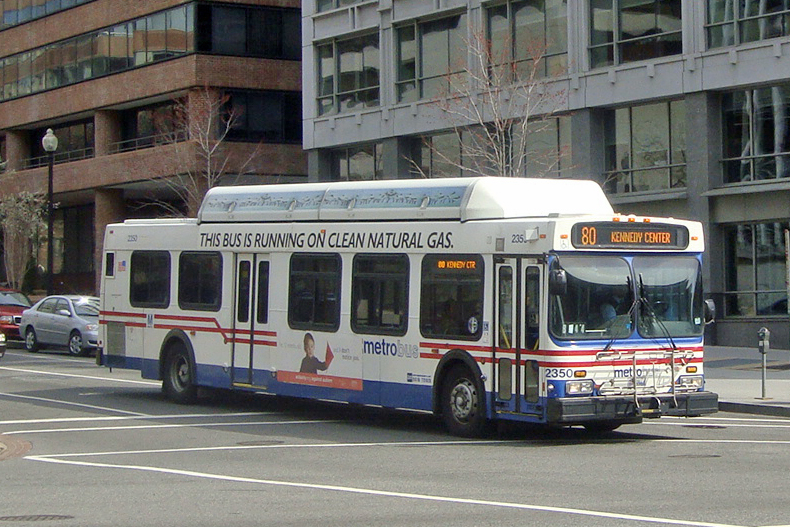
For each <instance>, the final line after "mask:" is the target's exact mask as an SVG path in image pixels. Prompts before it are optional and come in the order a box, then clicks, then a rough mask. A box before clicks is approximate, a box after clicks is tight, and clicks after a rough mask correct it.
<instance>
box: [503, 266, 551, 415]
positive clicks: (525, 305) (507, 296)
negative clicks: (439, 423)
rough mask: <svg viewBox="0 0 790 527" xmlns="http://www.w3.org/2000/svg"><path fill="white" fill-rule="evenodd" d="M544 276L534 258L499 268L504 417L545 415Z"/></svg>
mask: <svg viewBox="0 0 790 527" xmlns="http://www.w3.org/2000/svg"><path fill="white" fill-rule="evenodd" d="M541 276H542V268H541V266H540V265H539V263H538V262H537V260H536V259H534V258H532V259H529V258H503V259H501V260H499V261H498V262H497V265H496V276H495V282H496V287H495V291H496V306H495V312H494V313H495V319H496V320H495V324H494V335H495V339H494V379H495V383H494V390H495V411H496V412H497V413H500V414H508V413H519V414H521V413H527V414H535V415H537V416H542V414H543V410H542V408H541V407H540V404H539V402H540V398H539V395H540V392H539V386H540V385H539V368H538V356H539V352H538V350H539V344H540V343H539V340H538V335H539V321H540V288H541V286H540V284H541Z"/></svg>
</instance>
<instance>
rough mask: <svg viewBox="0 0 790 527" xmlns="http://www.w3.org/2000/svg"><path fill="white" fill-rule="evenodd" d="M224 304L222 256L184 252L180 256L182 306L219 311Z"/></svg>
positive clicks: (179, 296) (210, 253)
mask: <svg viewBox="0 0 790 527" xmlns="http://www.w3.org/2000/svg"><path fill="white" fill-rule="evenodd" d="M221 306H222V255H221V254H220V253H217V252H184V253H181V255H180V256H179V257H178V307H180V308H181V309H192V310H196V311H219V309H220V307H221Z"/></svg>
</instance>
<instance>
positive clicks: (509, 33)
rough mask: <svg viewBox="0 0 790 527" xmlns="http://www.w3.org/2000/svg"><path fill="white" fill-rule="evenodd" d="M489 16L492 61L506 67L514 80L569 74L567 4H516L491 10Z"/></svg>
mask: <svg viewBox="0 0 790 527" xmlns="http://www.w3.org/2000/svg"><path fill="white" fill-rule="evenodd" d="M486 16H487V22H488V38H489V39H490V41H491V56H492V59H493V60H494V61H495V62H496V63H497V64H498V65H500V66H501V65H507V66H508V69H509V70H510V71H512V72H513V73H514V76H515V79H514V80H518V79H524V80H529V79H531V78H534V76H535V75H537V76H538V77H546V76H555V75H561V74H563V73H565V72H566V71H567V67H568V2H567V0H520V1H518V0H513V1H508V2H507V3H505V4H502V5H498V6H495V7H492V8H489V9H488V10H487V11H486ZM536 59H537V60H538V61H539V63H538V64H537V65H536V64H534V62H535V60H536ZM533 74H534V75H533Z"/></svg>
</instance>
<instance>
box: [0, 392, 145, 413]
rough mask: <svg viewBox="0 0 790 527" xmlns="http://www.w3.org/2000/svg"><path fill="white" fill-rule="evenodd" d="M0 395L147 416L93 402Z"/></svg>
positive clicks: (12, 394)
mask: <svg viewBox="0 0 790 527" xmlns="http://www.w3.org/2000/svg"><path fill="white" fill-rule="evenodd" d="M0 397H11V398H14V399H28V400H32V401H41V402H44V403H53V404H59V405H66V406H77V407H79V408H90V409H91V410H101V411H103V412H115V413H119V414H124V415H137V416H147V414H142V413H140V412H128V411H126V410H118V409H116V408H107V407H106V406H96V405H93V404H84V403H75V402H72V401H63V400H60V399H48V398H46V397H34V396H32V395H19V394H16V393H4V392H0Z"/></svg>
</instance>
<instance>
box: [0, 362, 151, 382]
mask: <svg viewBox="0 0 790 527" xmlns="http://www.w3.org/2000/svg"><path fill="white" fill-rule="evenodd" d="M0 370H6V371H15V372H19V373H33V374H36V375H53V376H56V377H71V378H76V379H90V380H94V381H111V382H123V383H128V384H142V385H145V386H161V385H162V383H160V382H155V381H138V380H133V379H118V378H116V377H104V376H98V375H77V374H75V373H57V372H53V371H41V370H29V369H25V368H13V367H11V366H0Z"/></svg>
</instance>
